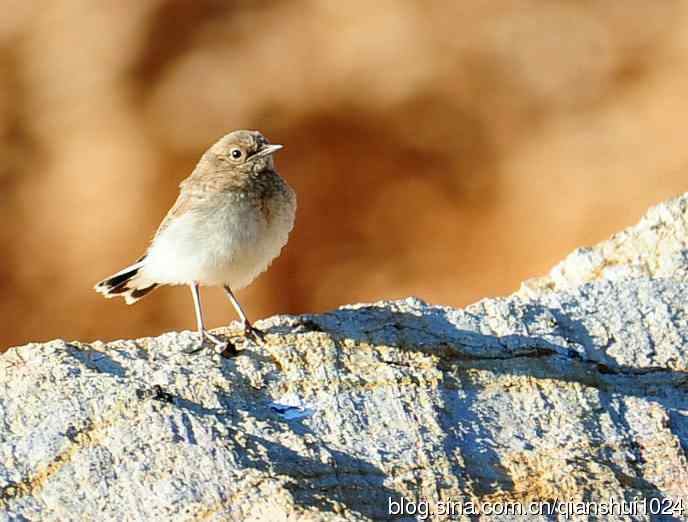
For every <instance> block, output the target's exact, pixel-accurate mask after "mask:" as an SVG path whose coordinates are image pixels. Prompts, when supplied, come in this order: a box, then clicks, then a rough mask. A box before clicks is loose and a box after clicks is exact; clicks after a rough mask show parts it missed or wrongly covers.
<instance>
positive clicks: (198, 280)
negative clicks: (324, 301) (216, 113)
mask: <svg viewBox="0 0 688 522" xmlns="http://www.w3.org/2000/svg"><path fill="white" fill-rule="evenodd" d="M281 148H282V145H271V144H270V143H269V142H268V140H267V139H265V137H264V136H263V135H262V134H261V133H260V132H257V131H246V130H240V131H235V132H232V133H230V134H227V135H226V136H224V137H222V138H221V139H220V140H219V141H218V142H217V143H215V144H214V145H213V146H212V147H210V149H208V150H207V151H206V152H205V154H203V156H202V157H201V160H200V161H199V162H198V165H197V166H196V168H195V169H194V171H193V173H192V174H191V175H190V176H189V177H188V178H186V179H185V180H184V181H182V182H181V184H180V185H179V186H180V191H179V197H178V198H177V201H176V202H175V204H174V205H173V206H172V208H171V209H170V211H169V212H168V213H167V216H165V219H163V221H162V223H161V224H160V227H159V228H158V231H157V232H156V233H155V237H154V238H153V240H152V241H151V244H150V246H149V247H148V251H147V252H146V254H145V255H144V256H143V257H141V258H140V259H139V260H138V261H136V263H134V264H133V265H131V266H128V267H127V268H125V269H123V270H121V271H119V272H117V273H116V274H114V275H112V276H110V277H108V278H107V279H104V280H103V281H101V282H99V283H98V284H97V285H95V289H96V291H97V292H100V293H101V294H103V295H104V296H105V297H108V298H111V297H115V296H121V297H124V299H125V300H126V302H127V303H128V304H132V303H135V302H136V301H138V300H139V299H141V298H142V297H143V296H145V295H146V294H148V293H149V292H151V291H153V290H154V289H155V288H157V287H158V286H161V285H181V284H184V285H189V287H190V288H191V294H192V295H193V300H194V306H195V310H196V322H197V326H198V333H199V336H200V347H199V349H200V348H202V347H203V342H204V338H205V339H208V340H210V341H211V342H213V343H215V344H216V345H218V346H224V345H225V343H223V342H222V341H220V340H219V339H218V338H217V337H216V336H214V335H212V334H211V333H210V332H208V331H207V330H206V329H205V325H204V323H203V310H202V307H201V298H200V291H199V287H200V286H201V285H203V286H221V287H223V288H224V290H225V292H226V294H227V296H228V297H229V300H230V301H231V302H232V304H233V305H234V308H235V309H236V311H237V313H238V314H239V317H240V318H241V321H242V322H243V326H244V333H245V335H248V336H251V337H252V338H254V339H261V338H262V333H261V332H260V331H259V330H258V329H256V328H255V327H254V326H253V325H252V324H251V322H250V321H249V320H248V318H247V317H246V314H245V313H244V311H243V310H242V309H241V305H240V304H239V301H238V300H237V299H236V297H235V296H234V293H233V292H232V290H239V289H241V288H244V287H245V286H247V285H249V284H250V283H251V282H252V281H253V280H254V279H255V278H256V277H257V276H258V275H259V274H261V273H262V272H264V271H265V270H266V269H267V268H268V266H269V265H270V263H271V262H272V260H273V259H275V258H276V257H277V256H278V255H279V253H280V251H281V249H282V247H283V246H284V245H285V244H286V243H287V238H288V235H289V232H290V231H291V229H292V228H293V226H294V216H295V213H296V195H295V193H294V191H293V190H292V188H291V187H290V186H289V185H288V184H287V183H286V182H285V181H284V179H282V177H280V175H279V174H277V172H276V171H275V167H274V163H273V158H272V155H273V153H275V152H276V151H278V150H279V149H281ZM194 351H197V350H194Z"/></svg>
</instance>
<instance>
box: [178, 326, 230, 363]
mask: <svg viewBox="0 0 688 522" xmlns="http://www.w3.org/2000/svg"><path fill="white" fill-rule="evenodd" d="M200 337H201V338H200V340H199V342H198V346H196V348H191V349H189V350H185V351H184V353H185V354H187V355H195V354H197V353H199V352H200V351H202V350H203V349H204V348H205V347H206V340H208V341H210V342H211V343H212V344H214V345H215V347H216V348H219V349H220V353H221V354H222V355H223V357H224V356H225V352H228V351H232V350H233V351H236V347H235V346H234V344H232V343H231V342H230V341H222V340H220V339H219V338H218V337H216V336H214V335H213V334H211V333H210V332H208V331H206V330H204V331H202V332H200Z"/></svg>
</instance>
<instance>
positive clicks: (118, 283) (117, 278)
mask: <svg viewBox="0 0 688 522" xmlns="http://www.w3.org/2000/svg"><path fill="white" fill-rule="evenodd" d="M145 259H146V257H145V256H144V257H142V258H141V259H139V260H138V261H136V263H134V264H133V265H131V266H128V267H127V268H125V269H124V270H120V271H119V272H117V273H116V274H113V275H111V276H110V277H108V278H106V279H103V280H102V281H101V282H100V283H98V284H97V285H95V286H94V288H95V290H96V292H98V293H100V294H103V295H104V296H105V297H107V298H108V299H112V298H113V297H117V296H119V297H124V300H125V301H126V302H127V304H134V303H135V302H136V301H138V300H139V299H141V298H142V297H143V296H144V295H146V294H148V293H149V292H152V291H153V290H155V288H156V287H157V286H158V285H157V283H155V282H151V281H149V280H147V279H145V278H144V277H142V275H141V268H142V267H143V265H144V260H145Z"/></svg>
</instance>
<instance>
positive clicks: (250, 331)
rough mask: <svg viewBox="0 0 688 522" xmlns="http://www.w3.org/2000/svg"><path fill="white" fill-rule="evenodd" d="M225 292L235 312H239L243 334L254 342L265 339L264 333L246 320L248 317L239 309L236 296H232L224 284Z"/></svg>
mask: <svg viewBox="0 0 688 522" xmlns="http://www.w3.org/2000/svg"><path fill="white" fill-rule="evenodd" d="M224 289H225V293H226V294H227V297H229V300H230V301H231V302H232V304H233V305H234V309H235V310H236V312H237V314H239V317H240V318H241V322H242V324H243V326H244V335H245V336H246V337H250V338H251V339H253V340H254V341H256V342H262V341H264V340H265V334H264V333H263V332H261V331H260V330H259V329H258V328H256V327H255V326H253V325H252V324H251V321H249V320H248V317H246V314H245V313H244V311H243V310H242V309H241V305H240V304H239V301H238V299H237V298H236V297H234V293H233V292H232V289H231V288H230V287H229V286H227V285H225V286H224Z"/></svg>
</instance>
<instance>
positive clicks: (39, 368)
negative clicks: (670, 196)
mask: <svg viewBox="0 0 688 522" xmlns="http://www.w3.org/2000/svg"><path fill="white" fill-rule="evenodd" d="M687 221H688V196H683V197H681V198H678V199H675V200H673V201H670V202H667V203H664V204H662V205H659V206H658V207H656V208H654V209H652V210H651V211H650V212H649V213H648V214H647V216H646V217H645V218H644V219H643V220H642V221H641V222H640V223H639V224H638V225H637V226H635V227H632V228H630V229H628V230H626V231H624V232H622V233H620V234H618V235H617V236H615V237H613V238H612V239H610V240H609V241H607V242H604V243H601V244H600V245H597V246H596V247H594V248H589V249H584V250H579V251H577V252H575V253H574V254H572V255H571V256H570V257H569V258H568V259H566V260H565V261H564V262H563V263H562V264H561V265H559V266H558V267H556V268H555V269H554V270H553V271H552V273H551V274H550V275H549V276H547V277H545V278H541V279H538V280H533V281H529V282H527V283H524V285H523V286H522V288H521V289H520V290H519V292H517V293H516V294H514V295H513V296H510V297H506V298H497V299H485V300H483V301H481V302H479V303H476V304H474V305H472V306H469V307H467V308H465V309H463V310H457V309H452V308H447V307H442V306H432V305H428V304H426V303H424V302H422V301H420V300H418V299H414V298H410V299H406V300H402V301H394V302H379V303H374V304H365V305H354V306H346V307H343V308H340V309H339V310H336V311H334V312H331V313H326V314H322V315H309V316H300V317H288V316H277V317H272V318H270V319H267V320H265V321H262V322H260V323H259V324H258V326H260V327H261V328H262V329H264V330H265V331H267V332H268V335H267V339H266V342H265V344H264V345H263V346H257V345H256V344H254V343H251V342H241V343H239V347H240V348H241V351H240V352H239V354H238V355H236V356H234V357H231V358H224V357H220V356H218V355H213V354H211V353H203V354H200V355H196V356H189V355H185V354H184V353H183V351H184V350H185V349H187V348H189V347H190V346H191V345H192V343H194V342H195V339H196V338H195V336H194V334H192V333H190V332H180V333H168V334H165V335H162V336H160V337H157V338H148V339H138V340H126V341H115V342H110V343H104V342H93V343H80V342H65V341H61V340H58V341H53V342H49V343H45V344H28V345H26V346H22V347H19V348H13V349H11V350H9V351H8V352H6V353H5V354H4V355H2V357H0V520H39V519H40V520H95V519H98V520H201V519H207V520H266V521H277V520H369V519H370V520H379V519H397V520H398V519H409V520H413V519H416V518H423V515H424V513H425V511H429V510H433V509H434V510H436V515H437V513H438V512H437V510H438V509H446V507H445V508H442V507H441V506H442V505H441V504H439V502H447V501H449V500H451V502H452V505H453V507H452V509H454V510H455V517H454V519H458V520H463V519H465V520H476V516H473V515H471V514H470V513H471V509H477V510H480V509H482V510H483V511H482V513H483V516H482V518H481V520H491V519H495V520H497V519H498V520H508V519H510V517H508V516H498V515H494V514H490V513H488V511H487V509H488V508H490V507H491V508H492V509H493V510H495V509H500V506H502V509H504V508H505V506H508V505H509V504H510V505H511V506H512V509H514V508H513V506H515V505H520V506H523V507H525V508H528V506H529V505H530V504H531V503H537V504H538V505H539V506H540V508H541V510H542V508H543V506H544V507H545V508H546V507H547V506H549V507H550V508H551V509H556V508H557V502H562V501H569V500H572V501H574V502H577V501H582V502H587V503H588V504H587V505H588V508H589V506H590V503H592V502H602V503H609V502H614V501H615V502H618V503H620V504H621V503H624V502H627V503H632V502H633V501H634V499H636V500H638V501H639V502H641V501H643V500H644V501H645V506H646V507H648V506H650V505H652V506H655V507H658V506H664V507H665V513H666V517H665V519H667V520H685V519H686V516H687V515H688V513H684V512H683V511H682V509H683V508H685V510H687V511H688V505H686V503H688V499H687V496H688V463H687V459H686V451H687V450H688V372H687V369H688V350H687V349H686V344H687V338H688V313H687V307H686V303H688V283H687V282H686V274H687V273H688V255H687V252H688V249H687V245H686V241H687V239H688V235H687V234H686V227H687ZM233 326H234V328H237V325H233ZM217 332H218V333H223V334H225V335H231V333H232V332H231V331H230V329H227V330H222V329H221V330H217ZM610 499H611V500H610ZM414 502H415V504H414ZM488 503H489V504H488ZM682 503H683V505H682ZM448 505H449V504H445V506H448ZM569 506H572V504H571V505H569ZM638 506H639V507H640V508H642V504H636V507H638ZM561 507H562V506H559V509H561ZM563 507H564V508H565V507H566V506H563ZM626 507H627V508H628V506H626ZM462 510H463V511H462ZM400 511H404V513H399V512H400ZM636 511H637V512H636V514H634V515H629V516H620V517H618V518H615V519H628V520H656V519H657V517H655V516H653V515H651V514H649V511H648V510H646V512H645V513H643V512H642V509H637V510H636ZM461 513H463V514H461ZM560 514H561V511H560ZM436 518H438V519H442V517H441V516H436ZM583 518H586V517H583ZM612 518H614V517H612ZM512 519H513V520H524V519H528V520H552V519H553V517H552V516H550V515H547V514H546V513H545V514H543V513H541V514H537V513H535V512H532V513H530V514H529V515H527V516H526V517H523V516H518V515H515V516H514V517H512Z"/></svg>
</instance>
